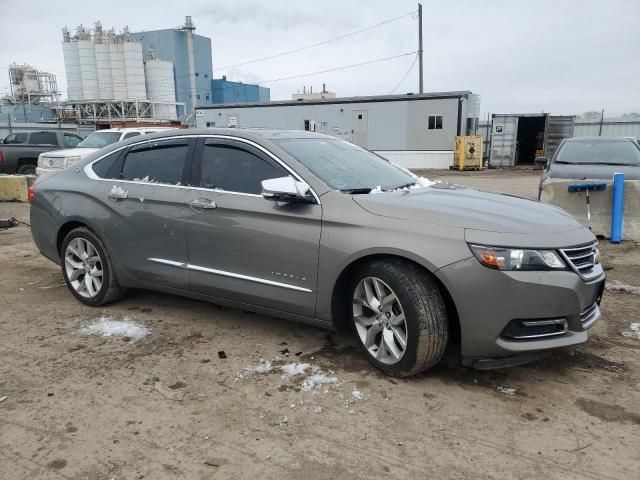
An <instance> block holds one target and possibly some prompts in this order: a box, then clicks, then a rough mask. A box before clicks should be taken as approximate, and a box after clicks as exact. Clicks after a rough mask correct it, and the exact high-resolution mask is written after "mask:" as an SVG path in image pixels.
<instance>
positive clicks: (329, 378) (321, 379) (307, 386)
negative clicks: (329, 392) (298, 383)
mask: <svg viewBox="0 0 640 480" xmlns="http://www.w3.org/2000/svg"><path fill="white" fill-rule="evenodd" d="M337 381H338V379H337V377H336V376H335V375H327V374H325V373H322V372H319V373H314V374H313V375H309V376H308V377H307V378H305V379H304V382H302V390H304V391H305V392H309V391H311V390H313V389H314V388H317V387H320V386H322V385H325V384H328V383H336V382H337Z"/></svg>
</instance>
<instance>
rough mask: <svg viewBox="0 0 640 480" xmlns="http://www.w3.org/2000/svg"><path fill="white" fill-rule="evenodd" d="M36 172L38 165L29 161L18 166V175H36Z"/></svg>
mask: <svg viewBox="0 0 640 480" xmlns="http://www.w3.org/2000/svg"><path fill="white" fill-rule="evenodd" d="M35 174H36V166H35V165H31V164H30V163H27V164H25V165H20V167H19V168H18V175H35Z"/></svg>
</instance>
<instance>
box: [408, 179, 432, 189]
mask: <svg viewBox="0 0 640 480" xmlns="http://www.w3.org/2000/svg"><path fill="white" fill-rule="evenodd" d="M416 182H417V184H416V185H411V187H410V188H421V187H430V186H431V185H434V184H435V183H436V182H434V181H433V180H429V179H428V178H424V177H416Z"/></svg>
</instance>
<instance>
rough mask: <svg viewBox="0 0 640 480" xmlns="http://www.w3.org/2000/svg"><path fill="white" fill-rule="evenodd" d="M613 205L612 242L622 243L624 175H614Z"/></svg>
mask: <svg viewBox="0 0 640 480" xmlns="http://www.w3.org/2000/svg"><path fill="white" fill-rule="evenodd" d="M611 203H612V205H611V242H612V243H620V242H621V241H622V221H623V215H622V213H623V210H624V173H614V174H613V199H612V202H611Z"/></svg>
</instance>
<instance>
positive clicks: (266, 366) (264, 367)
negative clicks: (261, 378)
mask: <svg viewBox="0 0 640 480" xmlns="http://www.w3.org/2000/svg"><path fill="white" fill-rule="evenodd" d="M244 369H245V371H247V372H249V373H269V372H270V371H271V370H273V365H272V364H271V362H270V361H269V360H267V361H263V362H260V363H259V364H257V365H249V366H248V367H244Z"/></svg>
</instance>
